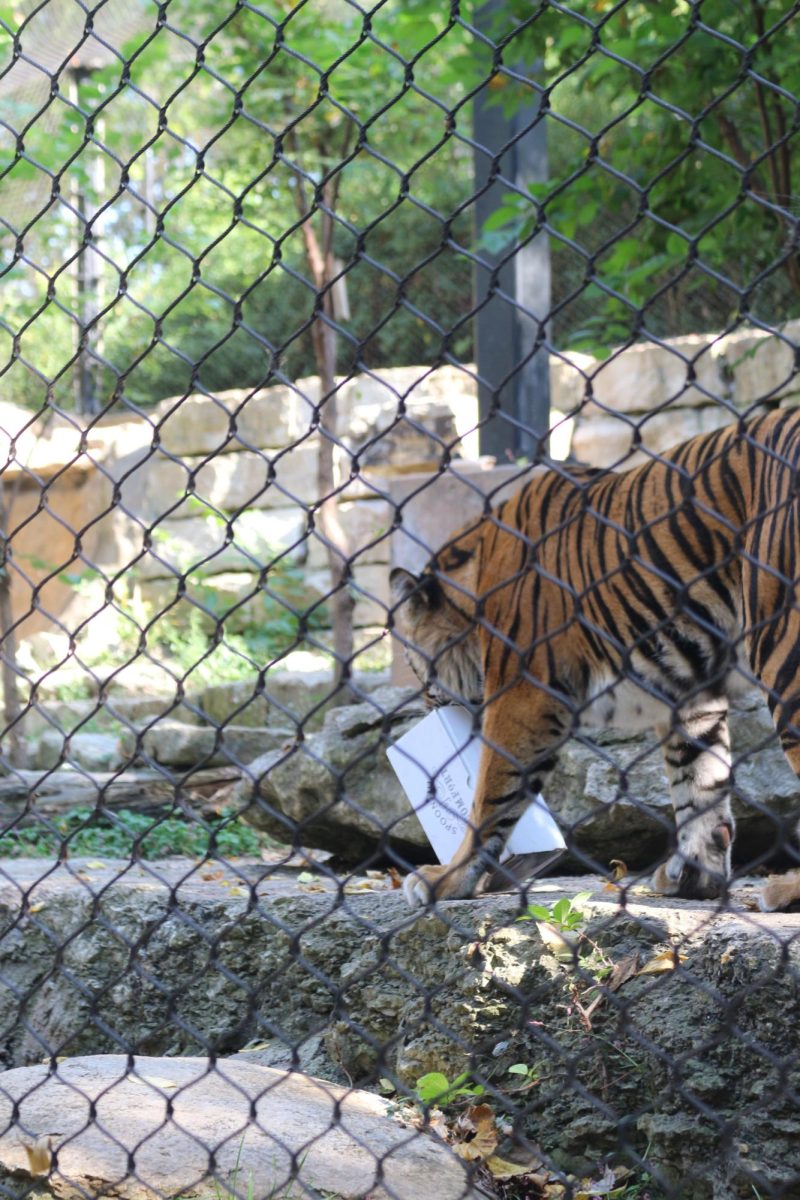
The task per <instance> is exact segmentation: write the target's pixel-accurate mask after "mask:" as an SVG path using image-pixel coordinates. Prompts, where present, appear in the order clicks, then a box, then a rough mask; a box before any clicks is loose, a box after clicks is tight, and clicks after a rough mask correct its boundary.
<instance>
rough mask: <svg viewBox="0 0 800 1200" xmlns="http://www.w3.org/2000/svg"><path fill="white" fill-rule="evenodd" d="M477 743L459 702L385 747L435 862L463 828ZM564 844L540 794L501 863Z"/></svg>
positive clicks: (446, 856)
mask: <svg viewBox="0 0 800 1200" xmlns="http://www.w3.org/2000/svg"><path fill="white" fill-rule="evenodd" d="M481 747H482V742H481V739H480V737H479V736H478V735H476V734H474V733H473V728H472V717H471V716H470V714H469V712H468V711H467V710H466V709H465V708H461V707H460V706H459V705H456V704H453V705H448V706H447V707H445V708H435V709H434V710H433V711H432V712H430V713H429V714H428V716H427V717H425V718H423V720H421V721H420V722H419V724H418V725H415V726H414V728H413V729H410V730H409V731H408V733H406V734H404V735H403V737H401V738H400V739H399V740H398V741H397V742H395V744H394V745H393V746H390V747H389V749H388V750H387V754H388V757H389V762H390V763H391V764H392V767H393V768H394V771H395V774H396V775H397V778H398V779H399V780H400V783H401V784H402V786H403V790H404V792H405V793H406V795H407V796H408V798H409V800H410V802H411V805H412V807H413V808H414V810H415V812H416V814H417V816H418V817H419V820H420V823H421V825H422V828H423V829H424V830H425V833H426V834H427V836H428V840H429V841H430V843H431V846H432V847H433V850H434V853H435V854H436V857H437V858H438V859H439V862H441V863H446V862H449V861H450V859H451V858H452V857H453V854H454V853H455V851H456V850H457V849H458V847H459V845H460V844H461V841H462V839H463V837H464V834H465V833H466V831H467V818H468V816H469V810H470V806H471V805H472V797H473V796H474V794H475V785H476V781H477V775H478V763H479V761H480V755H481ZM565 848H566V843H565V841H564V838H563V837H562V834H561V830H560V829H559V827H558V825H557V824H556V822H555V820H554V819H553V816H552V815H551V813H550V810H549V809H548V807H547V805H546V804H545V802H544V800H543V799H542V797H541V796H537V797H536V799H535V800H534V801H533V802H532V803H531V804H530V806H529V807H528V808H527V809H526V810H525V812H524V813H523V814H522V816H521V817H520V819H519V821H517V824H516V825H515V826H514V829H513V831H512V833H511V837H510V838H509V839H508V842H507V844H506V848H505V850H504V852H503V855H502V858H501V861H505V860H506V859H507V858H509V857H511V856H512V855H518V854H542V853H547V852H551V853H552V852H557V851H560V850H564V849H565Z"/></svg>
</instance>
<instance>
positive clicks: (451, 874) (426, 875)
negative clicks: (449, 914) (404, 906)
mask: <svg viewBox="0 0 800 1200" xmlns="http://www.w3.org/2000/svg"><path fill="white" fill-rule="evenodd" d="M474 892H475V887H474V885H473V884H472V882H471V880H470V878H469V873H468V872H467V870H466V868H465V867H451V866H448V865H447V864H445V865H444V866H441V867H417V868H416V870H414V871H413V872H412V874H410V875H406V877H405V879H404V880H403V895H404V896H405V898H406V900H407V902H408V903H409V904H410V906H411V907H412V908H419V907H424V906H427V905H428V904H433V902H434V901H436V900H465V899H468V898H469V897H470V896H472V895H473V894H474Z"/></svg>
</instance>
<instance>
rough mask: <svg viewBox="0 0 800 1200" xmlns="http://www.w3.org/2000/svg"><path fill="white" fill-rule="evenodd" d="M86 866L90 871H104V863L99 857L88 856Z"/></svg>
mask: <svg viewBox="0 0 800 1200" xmlns="http://www.w3.org/2000/svg"><path fill="white" fill-rule="evenodd" d="M86 866H87V867H88V869H89V870H90V871H104V870H105V868H106V864H105V863H104V862H101V861H100V859H99V858H90V859H89V860H88V861H87V863H86Z"/></svg>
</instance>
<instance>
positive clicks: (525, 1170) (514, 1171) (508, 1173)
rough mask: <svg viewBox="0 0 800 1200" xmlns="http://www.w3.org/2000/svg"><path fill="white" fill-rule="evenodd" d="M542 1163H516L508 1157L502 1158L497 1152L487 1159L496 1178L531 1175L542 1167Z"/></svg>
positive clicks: (488, 1165) (489, 1167)
mask: <svg viewBox="0 0 800 1200" xmlns="http://www.w3.org/2000/svg"><path fill="white" fill-rule="evenodd" d="M541 1165H542V1164H541V1163H538V1162H537V1163H515V1162H509V1161H508V1159H506V1158H500V1156H499V1155H497V1154H492V1155H491V1156H490V1157H489V1158H487V1159H486V1166H487V1167H488V1169H489V1170H490V1171H491V1172H492V1175H494V1177H495V1179H513V1178H514V1176H515V1175H530V1174H531V1172H532V1171H533V1170H534V1169H535V1168H536V1167H540V1166H541Z"/></svg>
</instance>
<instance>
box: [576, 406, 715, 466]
mask: <svg viewBox="0 0 800 1200" xmlns="http://www.w3.org/2000/svg"><path fill="white" fill-rule="evenodd" d="M732 420H733V413H732V412H731V411H730V410H729V409H727V408H724V407H722V406H721V405H720V406H707V407H705V408H674V409H673V408H670V409H669V410H668V411H666V412H660V413H654V414H653V415H652V416H648V417H641V416H638V417H635V416H630V417H627V418H626V417H625V416H619V417H615V416H607V417H596V418H593V419H591V420H581V421H578V422H576V427H575V432H574V434H573V437H572V452H573V454H574V455H575V457H576V458H577V459H579V460H580V461H581V462H585V463H589V465H590V466H593V467H614V468H615V469H616V470H620V471H627V470H628V469H629V468H631V467H636V466H639V464H640V463H643V462H648V461H652V457H653V454H660V453H661V452H662V451H666V450H669V449H670V447H671V446H677V445H680V443H681V442H685V441H687V440H688V439H689V438H692V437H694V436H695V435H696V434H699V433H711V432H712V430H714V429H720V428H721V427H722V426H723V425H728V424H730V422H731V421H732ZM637 430H638V434H639V440H640V444H641V446H642V447H645V448H646V449H643V450H633V448H632V446H633V438H634V436H635V434H636V431H637ZM647 451H649V452H650V453H648V452H647Z"/></svg>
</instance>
